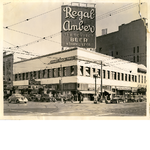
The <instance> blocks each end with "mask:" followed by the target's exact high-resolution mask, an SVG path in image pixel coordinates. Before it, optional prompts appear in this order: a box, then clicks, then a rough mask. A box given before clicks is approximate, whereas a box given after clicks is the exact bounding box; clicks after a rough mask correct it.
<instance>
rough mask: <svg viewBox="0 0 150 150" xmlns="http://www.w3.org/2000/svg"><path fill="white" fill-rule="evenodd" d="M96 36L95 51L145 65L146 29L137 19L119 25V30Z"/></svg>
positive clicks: (141, 21)
mask: <svg viewBox="0 0 150 150" xmlns="http://www.w3.org/2000/svg"><path fill="white" fill-rule="evenodd" d="M102 33H103V34H102V36H98V37H97V38H96V43H97V47H96V51H97V52H99V53H102V54H106V55H109V56H113V57H116V58H121V59H124V60H128V61H131V62H135V63H137V64H143V65H145V66H147V61H146V58H147V46H146V45H147V31H146V27H145V26H144V23H143V20H141V19H138V20H135V21H132V22H130V23H128V24H122V25H121V26H119V30H118V31H116V32H112V33H109V34H107V32H105V34H104V31H102Z"/></svg>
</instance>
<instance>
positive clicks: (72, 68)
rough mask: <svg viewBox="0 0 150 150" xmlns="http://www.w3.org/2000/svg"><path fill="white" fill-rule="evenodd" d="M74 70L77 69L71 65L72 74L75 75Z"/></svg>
mask: <svg viewBox="0 0 150 150" xmlns="http://www.w3.org/2000/svg"><path fill="white" fill-rule="evenodd" d="M74 70H75V68H74V66H71V75H72V76H73V75H74Z"/></svg>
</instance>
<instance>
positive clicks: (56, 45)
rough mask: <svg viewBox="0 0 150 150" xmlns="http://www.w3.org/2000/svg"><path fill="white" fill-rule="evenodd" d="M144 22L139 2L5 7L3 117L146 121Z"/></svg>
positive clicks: (144, 13) (144, 5)
mask: <svg viewBox="0 0 150 150" xmlns="http://www.w3.org/2000/svg"><path fill="white" fill-rule="evenodd" d="M148 21H149V20H148V2H147V1H144V0H143V1H142V0H135V1H128V0H127V1H120V2H113V1H112V2H111V1H110V2H101V1H88V0H87V1H86V0H84V1H46V2H44V1H39V2H38V1H36V2H33V1H27V2H21V1H10V2H9V1H6V2H3V23H2V24H3V40H2V43H3V47H2V50H3V57H2V59H3V85H2V88H3V92H2V94H3V97H2V104H3V107H2V109H3V116H4V118H10V119H13V118H18V117H20V118H21V117H22V118H25V117H27V118H28V117H29V118H30V117H33V118H36V119H40V118H41V117H43V116H44V117H46V118H48V119H49V118H54V119H57V118H61V117H65V118H66V119H67V118H74V117H77V118H79V119H80V118H82V119H91V118H94V119H101V118H103V117H105V118H106V119H107V118H111V117H120V118H124V117H130V118H132V117H135V118H136V117H140V118H142V117H143V118H147V117H148V115H149V107H150V105H149V102H148V92H147V91H148V75H147V72H148V59H147V58H148V57H147V55H148V48H149V47H148V33H149V31H150V30H149V28H148ZM1 61H2V60H1Z"/></svg>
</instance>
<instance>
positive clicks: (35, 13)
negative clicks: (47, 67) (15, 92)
mask: <svg viewBox="0 0 150 150" xmlns="http://www.w3.org/2000/svg"><path fill="white" fill-rule="evenodd" d="M82 2H88V1H82ZM127 2H128V3H125V2H121V3H119V2H117V3H116V2H113V1H112V2H109V3H108V2H107V3H103V2H100V1H94V4H96V5H95V7H96V36H100V35H101V31H102V29H106V28H107V33H111V32H115V31H118V27H119V26H120V25H121V24H127V23H129V22H131V21H133V20H137V19H140V16H139V13H138V11H139V7H138V5H136V4H137V3H138V2H139V1H136V2H137V3H133V2H132V1H127ZM92 3H93V1H92ZM141 3H142V4H141V5H140V12H141V15H142V17H145V18H147V17H148V16H147V14H148V13H147V3H144V2H142V1H141ZM63 4H64V5H70V4H71V2H56V1H51V2H44V1H42V2H41V1H39V2H32V1H29V2H4V3H3V27H4V28H3V49H5V50H10V49H9V47H15V46H22V45H24V46H22V47H21V48H17V49H15V50H13V51H14V52H18V53H14V62H16V61H20V60H21V59H20V58H31V57H35V56H31V55H29V54H28V53H26V54H27V55H25V54H19V53H20V52H21V53H22V52H23V51H26V52H30V54H31V53H32V54H34V55H45V54H50V53H54V52H58V51H61V33H60V31H61V5H63ZM82 5H83V4H82ZM90 6H93V4H91V5H90ZM112 12H114V13H112ZM106 13H108V14H107V15H104V17H102V15H103V14H106ZM110 14H111V15H110ZM26 19H29V20H28V21H25V20H26ZM6 27H8V28H6ZM18 31H19V32H18ZM47 36H49V38H48V40H41V41H38V40H39V39H40V38H43V37H47ZM36 41H38V42H36ZM31 42H33V43H32V44H29V43H31Z"/></svg>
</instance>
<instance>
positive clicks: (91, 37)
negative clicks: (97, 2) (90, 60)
mask: <svg viewBox="0 0 150 150" xmlns="http://www.w3.org/2000/svg"><path fill="white" fill-rule="evenodd" d="M61 11H62V12H61V14H62V23H61V31H62V36H61V45H62V47H82V48H95V32H96V26H95V8H94V7H80V6H68V5H67V6H66V5H63V6H62V8H61Z"/></svg>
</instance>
